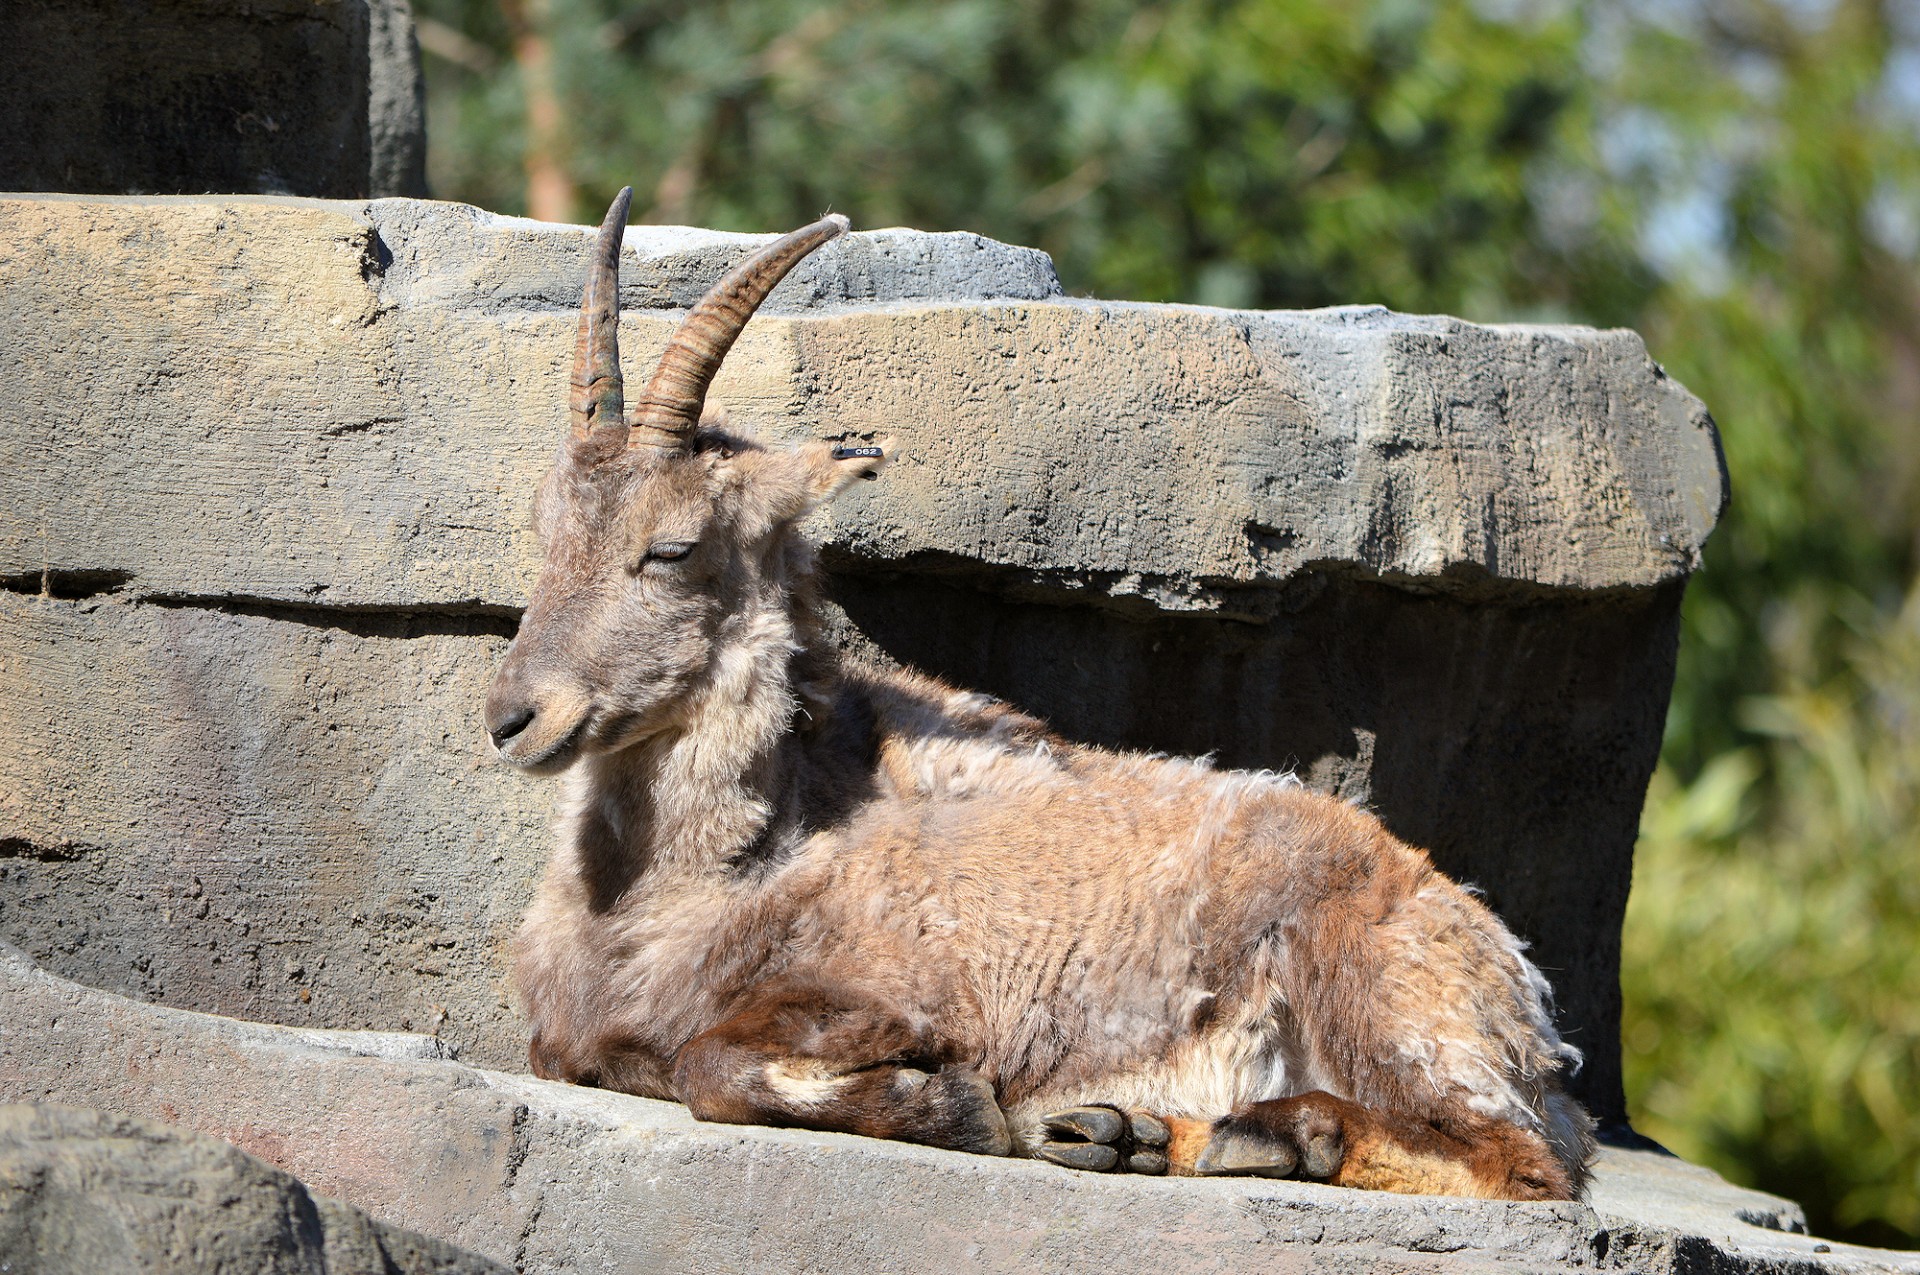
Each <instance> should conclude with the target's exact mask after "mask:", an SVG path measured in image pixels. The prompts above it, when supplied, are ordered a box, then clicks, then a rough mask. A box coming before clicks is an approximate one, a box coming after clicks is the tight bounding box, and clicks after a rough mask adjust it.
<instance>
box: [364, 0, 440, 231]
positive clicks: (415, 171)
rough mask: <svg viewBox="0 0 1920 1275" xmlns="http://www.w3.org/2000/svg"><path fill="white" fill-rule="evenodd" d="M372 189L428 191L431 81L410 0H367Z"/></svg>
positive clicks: (381, 194) (381, 193) (421, 194)
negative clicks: (425, 70)
mask: <svg viewBox="0 0 1920 1275" xmlns="http://www.w3.org/2000/svg"><path fill="white" fill-rule="evenodd" d="M366 193H367V194H369V195H372V196H374V197H375V198H379V199H384V198H387V197H389V196H395V195H400V196H405V197H407V198H409V199H422V198H425V197H426V193H427V81H426V77H425V76H423V75H422V74H421V73H420V44H419V41H417V40H416V39H415V38H414V34H413V10H412V9H411V8H410V7H409V6H408V4H407V0H368V3H367V192H366Z"/></svg>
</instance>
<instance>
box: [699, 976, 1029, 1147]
mask: <svg viewBox="0 0 1920 1275" xmlns="http://www.w3.org/2000/svg"><path fill="white" fill-rule="evenodd" d="M673 1087H674V1093H675V1095H676V1096H677V1097H678V1098H679V1099H680V1101H682V1102H684V1103H686V1104H687V1107H688V1109H689V1110H690V1111H692V1112H693V1114H694V1117H695V1118H696V1119H700V1120H719V1121H725V1122H728V1123H732V1124H765V1125H784V1126H788V1127H792V1128H801V1129H822V1130H830V1131H834V1132H841V1133H858V1134H863V1135H865V1136H867V1137H870V1138H891V1139H894V1140H896V1141H899V1142H918V1143H922V1144H924V1145H926V1146H933V1147H946V1148H949V1149H951V1150H955V1151H973V1152H977V1153H981V1154H985V1155H1005V1154H1007V1152H1008V1151H1009V1150H1010V1149H1011V1146H1012V1140H1011V1138H1010V1137H1009V1135H1008V1132H1007V1122H1006V1117H1005V1116H1004V1115H1003V1114H1002V1112H1001V1110H1000V1106H999V1103H998V1102H997V1101H996V1099H995V1097H994V1091H993V1086H992V1084H991V1083H989V1082H988V1080H987V1079H986V1077H984V1076H982V1075H981V1074H980V1073H979V1072H977V1071H974V1070H972V1069H971V1068H968V1067H964V1066H960V1065H957V1064H955V1063H953V1062H952V1061H950V1060H944V1059H942V1058H941V1057H940V1056H939V1051H938V1050H937V1048H936V1046H935V1042H934V1041H933V1040H932V1039H931V1038H930V1036H929V1033H928V1032H926V1031H925V1030H924V1029H916V1028H915V1027H913V1026H912V1025H911V1024H909V1023H908V1022H907V1021H906V1019H905V1018H904V1017H902V1016H901V1015H899V1014H897V1013H895V1012H893V1011H891V1010H889V1009H888V1008H887V1007H885V1006H883V1005H880V1004H878V1003H876V1002H874V1001H871V1000H868V999H866V998H863V997H861V996H859V995H857V994H849V993H846V992H841V991H836V990H832V989H827V988H822V987H819V986H815V985H810V984H803V983H783V984H781V985H778V986H772V987H767V988H764V989H756V990H755V991H754V992H753V993H751V994H750V995H749V996H748V997H747V998H746V999H745V1000H744V1001H743V1002H742V1003H741V1004H739V1005H737V1006H736V1007H735V1012H734V1013H733V1014H732V1015H731V1016H730V1017H728V1018H727V1019H725V1020H724V1021H722V1022H721V1023H719V1024H717V1025H716V1026H714V1027H713V1028H711V1029H709V1030H708V1031H705V1032H703V1033H701V1034H700V1035H698V1036H695V1037H694V1038H693V1039H692V1040H690V1041H688V1042H687V1044H686V1045H685V1046H684V1047H683V1048H682V1049H681V1050H680V1053H679V1055H678V1057H677V1058H676V1059H675V1060H674V1068H673Z"/></svg>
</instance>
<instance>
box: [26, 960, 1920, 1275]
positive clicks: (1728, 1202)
mask: <svg viewBox="0 0 1920 1275" xmlns="http://www.w3.org/2000/svg"><path fill="white" fill-rule="evenodd" d="M0 997H4V999H5V1001H6V1003H7V1004H8V1006H9V1011H8V1015H9V1023H8V1026H9V1030H8V1032H7V1033H6V1034H5V1035H4V1036H0V1098H8V1099H15V1100H30V1101H74V1100H84V1101H86V1102H89V1103H92V1104H94V1105H97V1106H100V1107H102V1108H105V1109H108V1110H116V1111H124V1112H127V1113H129V1114H133V1115H139V1116H143V1117H146V1118H149V1119H164V1120H167V1121H170V1122H174V1123H177V1124H179V1125H181V1126H183V1127H186V1128H190V1129H196V1130H199V1131H201V1132H203V1133H208V1134H211V1135H213V1136H215V1137H219V1138H222V1139H225V1140H227V1141H230V1142H232V1143H234V1144H235V1145H236V1146H239V1147H241V1148H243V1149H245V1150H247V1151H249V1152H251V1153H252V1154H254V1155H257V1156H259V1157H260V1158H261V1159H264V1160H266V1161H268V1162H269V1163H271V1164H274V1165H276V1166H278V1167H279V1168H281V1169H283V1170H285V1171H286V1172H288V1173H291V1174H293V1175H295V1176H296V1177H299V1178H300V1179H302V1180H303V1181H305V1182H307V1183H308V1184H309V1185H310V1186H311V1187H313V1188H314V1189H315V1190H318V1191H322V1192H326V1193H329V1194H332V1195H335V1196H337V1197H339V1198H341V1199H343V1200H346V1201H349V1202H351V1203H353V1204H355V1205H357V1206H359V1207H360V1208H363V1209H365V1210H367V1211H368V1212H370V1213H372V1214H373V1215H374V1216H376V1217H379V1218H382V1219H384V1220H387V1221H390V1222H394V1223H398V1224H400V1225H404V1226H407V1227H410V1228H413V1229H415V1230H418V1231H420V1232H422V1233H424V1234H427V1235H430V1236H433V1237H435V1238H438V1239H442V1240H445V1241H447V1242H449V1243H453V1244H457V1245H459V1246H460V1247H462V1248H466V1249H470V1250H472V1251H475V1252H478V1253H481V1254H484V1255H486V1256H488V1257H492V1258H494V1259H495V1260H498V1261H503V1262H509V1263H511V1264H512V1265H514V1266H515V1267H516V1268H518V1269H522V1270H526V1271H530V1272H538V1271H560V1270H567V1271H588V1270H598V1271H634V1272H642V1271H681V1270H689V1269H698V1270H702V1271H722V1272H724V1271H738V1272H759V1271H766V1272H812V1271H823V1272H824V1271H832V1272H863V1271H876V1272H877V1271H897V1270H963V1269H964V1270H970V1271H982V1272H992V1271H1018V1272H1030V1271H1034V1270H1046V1271H1059V1272H1079V1271H1086V1272H1103V1273H1107V1275H1124V1273H1126V1272H1132V1271H1141V1272H1159V1271H1164V1270H1166V1269H1168V1267H1169V1266H1170V1265H1174V1266H1177V1267H1178V1268H1179V1269H1180V1270H1183V1271H1195V1272H1208V1271H1235V1270H1256V1269H1257V1270H1272V1271H1336V1272H1337V1271H1355V1272H1358V1271H1377V1270H1382V1269H1387V1270H1402V1271H1435V1272H1493V1271H1516V1270H1522V1271H1542V1272H1548V1271H1553V1272H1558V1271H1608V1270H1622V1271H1636V1272H1648V1273H1650V1275H1663V1273H1666V1272H1690V1271H1700V1270H1713V1271H1720V1272H1727V1273H1729V1275H1734V1273H1742V1272H1783V1273H1784V1272H1788V1271H1793V1272H1809V1271H1812V1272H1820V1271H1845V1272H1860V1273H1862V1275H1865V1273H1866V1272H1893V1271H1903V1272H1920V1258H1915V1257H1913V1256H1912V1255H1909V1254H1896V1253H1886V1252H1879V1251H1875V1250H1869V1249H1856V1248H1849V1247H1847V1246H1844V1245H1827V1246H1825V1251H1821V1249H1820V1248H1817V1247H1816V1246H1817V1245H1819V1244H1820V1241H1817V1240H1815V1239H1813V1238H1812V1237H1809V1236H1806V1235H1803V1234H1798V1233H1795V1232H1796V1229H1803V1228H1804V1223H1803V1221H1802V1219H1801V1217H1800V1214H1799V1211H1798V1210H1797V1208H1796V1207H1795V1206H1793V1205H1792V1204H1789V1203H1788V1202H1786V1201H1784V1200H1780V1199H1778V1198H1776V1197H1773V1196H1768V1195H1763V1194H1761V1193H1759V1192H1752V1191H1743V1190H1739V1189H1737V1188H1734V1187H1730V1186H1728V1185H1727V1184H1726V1183H1724V1182H1722V1181H1720V1180H1719V1179H1717V1178H1715V1177H1714V1176H1713V1175H1712V1174H1710V1173H1707V1172H1706V1171H1705V1170H1700V1169H1691V1168H1687V1167H1685V1166H1681V1167H1680V1168H1678V1169H1674V1168H1671V1167H1670V1165H1671V1164H1673V1163H1677V1162H1671V1161H1669V1160H1668V1159H1667V1158H1666V1157H1661V1156H1655V1155H1652V1154H1650V1153H1645V1152H1623V1151H1608V1152H1605V1153H1603V1158H1602V1160H1601V1163H1600V1166H1599V1171H1598V1180H1597V1183H1596V1186H1595V1189H1594V1192H1593V1198H1592V1200H1591V1202H1590V1203H1588V1204H1506V1203H1489V1202H1482V1201H1471V1200H1455V1199H1441V1198H1434V1197H1408V1196H1385V1195H1376V1194H1370V1193H1365V1192H1358V1191H1343V1190H1340V1189H1338V1188H1334V1187H1324V1186H1317V1185H1313V1184H1307V1183H1294V1182H1268V1181H1260V1180H1241V1181H1233V1180H1228V1179H1220V1180H1194V1179H1175V1180H1167V1179H1147V1178H1130V1177H1118V1178H1115V1177H1105V1176H1101V1175H1096V1174H1079V1173H1074V1172H1072V1171H1070V1170H1065V1169H1057V1168H1053V1167H1052V1166H1048V1165H1042V1164H1038V1163H1034V1162H1030V1161H1010V1160H996V1159H990V1158H986V1157H979V1156H966V1155H960V1154H957V1153H952V1152H943V1151H934V1150H930V1149H927V1148H923V1147H911V1146H907V1145H904V1144H901V1143H890V1142H875V1141H869V1140H867V1139H862V1138H854V1137H848V1136H843V1135H837V1134H817V1133H807V1132H801V1131H793V1130H770V1129H747V1128H739V1127H734V1126H726V1125H702V1124H698V1123H696V1122H694V1121H693V1120H691V1119H690V1118H689V1117H688V1116H687V1114H686V1111H685V1110H684V1109H683V1108H680V1107H677V1106H673V1105H669V1104H665V1103H657V1102H649V1101H646V1100H643V1099H638V1098H629V1097H626V1096H624V1095H618V1094H609V1093H604V1092H600V1091H596V1090H584V1089H574V1088H571V1087H569V1086H565V1085H558V1084H552V1083H548V1082H545V1081H538V1080H533V1079H531V1078H528V1077H524V1076H511V1075H504V1074H500V1073H496V1072H487V1071H480V1070H476V1069H474V1068H471V1067H468V1066H465V1065H462V1064H460V1063H457V1062H453V1061H449V1060H446V1059H444V1058H441V1057H439V1056H437V1055H438V1045H437V1042H435V1041H432V1040H429V1039H425V1038H421V1037H408V1036H398V1035H391V1034H370V1033H334V1032H316V1031H299V1030H294V1029H289V1028H275V1027H265V1026H260V1025H256V1024H250V1023H241V1022H235V1021H232V1020H229V1019H221V1018H212V1017H207V1016H202V1015H198V1014H191V1013H187V1012H185V1011H181V1010H175V1009H168V1008H163V1007H158V1006H151V1005H143V1004H139V1003H137V1002H133V1001H128V1000H123V999H121V998H119V997H115V996H110V995H106V994H104V993H101V992H97V991H93V990H90V989H88V988H84V987H79V986H77V985H75V984H72V983H68V982H65V981H63V980H59V979H55V978H51V977H49V976H48V975H46V974H43V973H41V972H39V971H37V970H35V969H33V968H32V966H31V964H30V963H29V962H27V961H26V960H25V959H24V958H23V957H21V956H20V955H19V954H18V953H16V952H12V951H11V950H8V949H5V948H3V947H0ZM76 1095H78V1096H81V1097H80V1098H78V1099H76V1097H75V1096H76ZM1676 1221H1684V1223H1685V1225H1684V1226H1676V1225H1675V1223H1676Z"/></svg>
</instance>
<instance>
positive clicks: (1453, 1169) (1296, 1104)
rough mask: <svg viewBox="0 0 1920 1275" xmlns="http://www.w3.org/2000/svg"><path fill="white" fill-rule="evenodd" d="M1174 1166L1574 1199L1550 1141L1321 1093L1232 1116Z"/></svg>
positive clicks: (1431, 1190) (1460, 1118)
mask: <svg viewBox="0 0 1920 1275" xmlns="http://www.w3.org/2000/svg"><path fill="white" fill-rule="evenodd" d="M1174 1167H1175V1171H1176V1172H1182V1171H1184V1172H1192V1173H1198V1174H1203V1175H1213V1174H1252V1175H1258V1176H1263V1177H1280V1178H1289V1177H1299V1178H1309V1179H1313V1180H1316V1181H1322V1182H1330V1183H1332V1184H1333V1185H1335V1186H1353V1187H1363V1188H1366V1189H1368V1190H1374V1191H1399V1192H1403V1193H1408V1194H1416V1195H1466V1196H1479V1197H1482V1198H1486V1199H1499V1200H1570V1199H1573V1198H1574V1196H1575V1194H1576V1186H1577V1184H1576V1183H1575V1182H1574V1181H1573V1180H1572V1179H1571V1177H1570V1175H1569V1174H1568V1172H1567V1170H1566V1167H1565V1166H1564V1165H1563V1164H1562V1163H1561V1161H1560V1159H1559V1158H1558V1157H1557V1156H1555V1154H1554V1152H1553V1148H1552V1147H1551V1146H1550V1145H1549V1144H1548V1142H1547V1140H1546V1138H1544V1137H1542V1136H1541V1135H1539V1134H1537V1133H1534V1132H1532V1131H1530V1130H1527V1129H1523V1128H1520V1127H1519V1126H1517V1125H1513V1124H1509V1123H1507V1122H1505V1121H1501V1120H1491V1119H1487V1118H1485V1117H1482V1116H1476V1115H1473V1114H1471V1113H1467V1112H1462V1113H1459V1114H1456V1115H1451V1116H1446V1117H1439V1118H1429V1119H1426V1120H1413V1119H1404V1118H1396V1117H1393V1116H1390V1115H1387V1114H1385V1113H1383V1112H1380V1111H1377V1110H1374V1109H1372V1108H1368V1107H1364V1106H1361V1105H1360V1104H1359V1103H1355V1102H1349V1101H1347V1100H1346V1099H1344V1098H1336V1097H1335V1096H1334V1095H1332V1094H1329V1093H1322V1092H1315V1093H1307V1094H1301V1095H1300V1096H1298V1097H1295V1098H1281V1099H1277V1100H1275V1101H1272V1102H1256V1103H1253V1104H1252V1105H1250V1106H1248V1107H1246V1108H1245V1109H1243V1110H1241V1111H1237V1112H1235V1113H1233V1114H1232V1115H1230V1116H1228V1117H1227V1118H1225V1119H1224V1120H1220V1121H1218V1122H1216V1123H1215V1124H1214V1126H1213V1129H1212V1132H1211V1136H1210V1137H1209V1138H1208V1139H1207V1141H1206V1143H1205V1144H1204V1146H1202V1147H1201V1148H1200V1149H1199V1152H1198V1154H1197V1155H1195V1156H1194V1158H1193V1160H1192V1161H1191V1162H1190V1163H1187V1164H1181V1163H1178V1162H1176V1164H1175V1166H1174Z"/></svg>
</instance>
